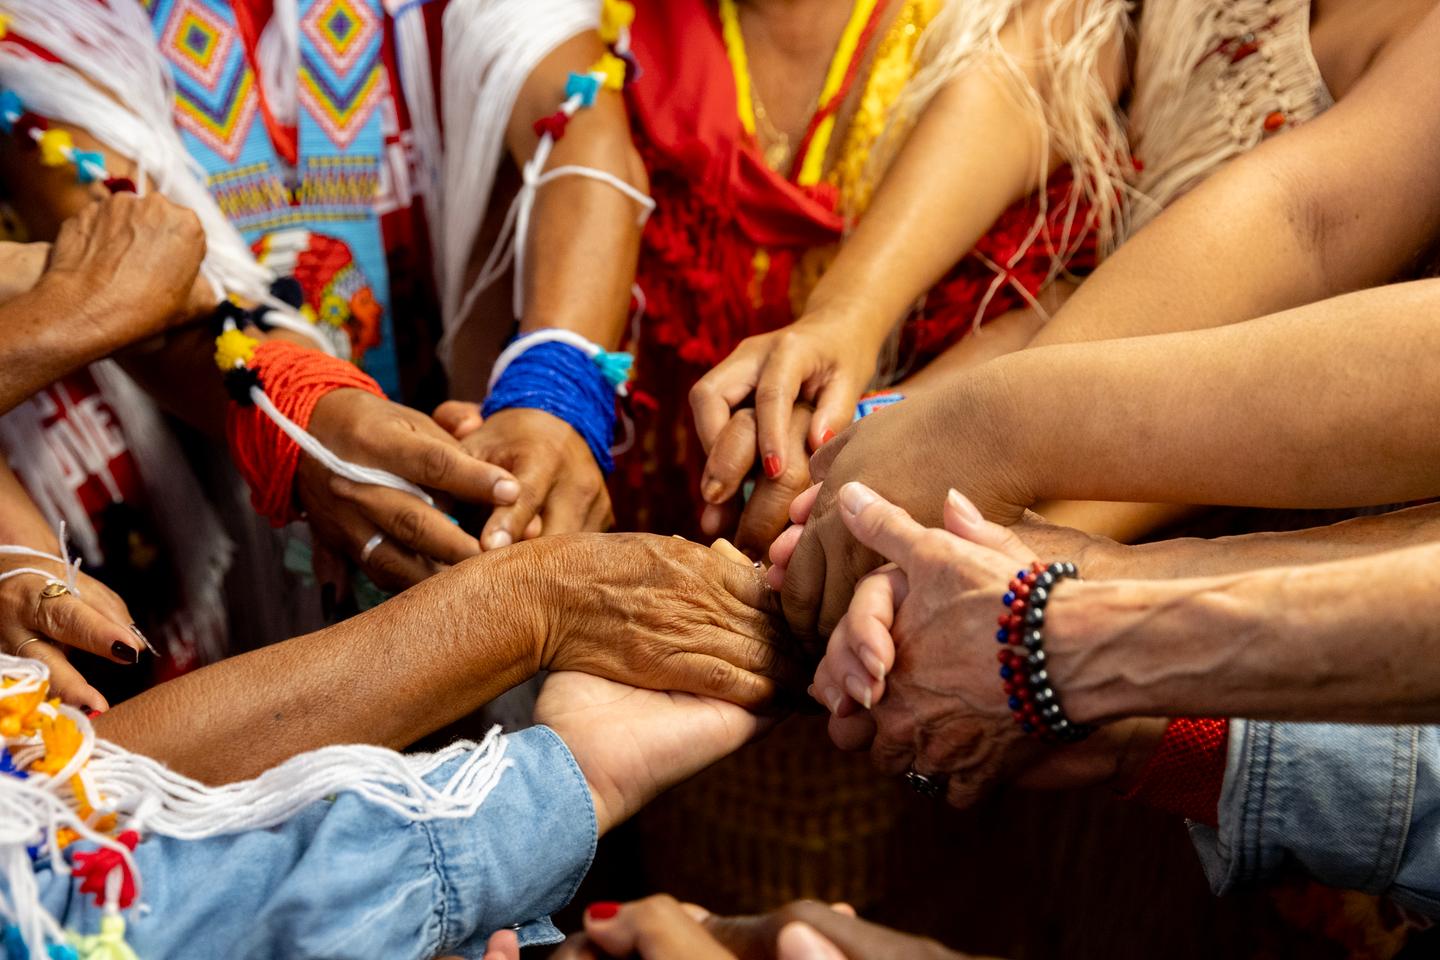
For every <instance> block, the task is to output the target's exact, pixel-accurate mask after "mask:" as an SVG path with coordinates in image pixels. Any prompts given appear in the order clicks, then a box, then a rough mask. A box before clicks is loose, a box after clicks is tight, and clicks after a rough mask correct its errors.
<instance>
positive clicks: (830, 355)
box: [690, 312, 884, 532]
mask: <svg viewBox="0 0 1440 960" xmlns="http://www.w3.org/2000/svg"><path fill="white" fill-rule="evenodd" d="M883 339H884V338H883V335H881V336H880V337H879V338H878V339H877V337H876V336H875V335H873V333H872V332H870V331H867V330H865V329H864V328H863V326H861V325H857V324H856V323H855V322H854V321H853V319H851V318H849V317H846V316H840V315H834V314H829V313H826V312H817V313H812V314H809V315H807V316H805V317H803V318H801V319H800V320H797V321H796V322H795V323H792V324H790V326H788V327H785V328H784V329H782V330H776V331H774V332H772V333H766V334H761V335H759V336H754V337H749V338H747V339H745V340H743V341H741V343H740V345H739V346H738V347H736V348H735V350H734V351H733V352H732V353H731V354H730V356H728V357H726V358H725V359H724V360H723V361H721V363H720V364H719V365H717V366H716V367H715V368H714V369H713V370H711V371H710V372H709V373H707V374H706V375H705V376H704V377H702V378H701V379H700V380H699V382H698V383H696V384H695V386H694V387H693V388H692V389H691V391H690V406H691V409H692V410H693V411H694V414H695V427H696V430H697V432H698V433H699V435H700V442H701V444H702V445H703V446H704V448H705V452H706V453H707V454H709V456H710V459H709V461H708V462H707V464H706V467H705V480H704V483H703V484H702V487H701V495H702V496H703V497H704V498H705V501H706V502H707V503H710V504H717V505H718V504H720V503H723V502H724V501H725V500H728V499H729V498H730V497H732V496H734V491H735V490H736V489H738V488H739V486H740V484H741V483H743V482H744V479H745V477H746V475H747V474H749V473H750V470H751V468H752V467H753V466H754V464H755V462H756V460H757V457H758V460H759V462H760V463H761V464H762V466H763V470H764V474H765V476H766V477H768V478H769V479H771V480H774V479H777V478H779V477H780V476H781V475H782V474H784V473H785V471H786V470H787V469H791V468H794V467H795V466H797V465H796V464H795V462H794V461H795V460H796V459H797V458H798V459H804V457H805V444H806V442H807V440H808V444H809V449H811V450H818V449H819V448H820V446H821V445H822V444H824V443H825V442H826V441H828V440H829V439H830V438H831V437H833V436H834V435H835V434H837V433H838V432H840V431H841V430H844V429H845V428H846V427H847V426H849V424H850V421H851V419H852V417H853V416H854V413H855V402H856V401H857V400H858V399H859V397H860V394H861V393H862V392H863V391H864V389H865V385H866V384H867V383H868V382H869V381H870V379H871V377H873V376H874V373H875V363H876V358H877V357H878V355H879V352H880V346H881V343H882V342H883ZM751 397H753V398H754V409H753V412H750V413H747V412H746V410H745V409H742V406H743V405H744V404H745V403H746V402H747V401H748V400H749V399H750V398H751ZM797 401H804V406H803V408H802V409H803V416H802V419H803V421H804V423H803V424H802V426H801V431H800V436H799V437H798V438H797V437H795V436H794V430H793V426H794V422H793V421H794V416H795V413H796V409H797ZM742 417H748V418H750V422H749V424H748V425H744V424H742V425H738V426H737V425H734V424H733V423H732V421H733V420H735V419H736V418H742ZM727 429H729V430H730V431H731V432H735V431H737V430H738V431H739V432H741V433H743V434H748V435H749V439H750V441H751V442H750V443H749V444H748V445H747V447H746V449H744V450H743V451H741V450H737V449H734V448H725V447H721V450H722V453H721V455H719V456H717V454H716V448H717V445H719V443H720V440H721V437H722V435H723V434H725V433H726V431H727ZM732 439H733V438H732ZM796 439H798V440H799V443H798V444H797V443H795V442H794V441H795V440H796ZM736 446H738V444H736ZM727 491H729V492H728V493H727ZM707 532H714V531H707Z"/></svg>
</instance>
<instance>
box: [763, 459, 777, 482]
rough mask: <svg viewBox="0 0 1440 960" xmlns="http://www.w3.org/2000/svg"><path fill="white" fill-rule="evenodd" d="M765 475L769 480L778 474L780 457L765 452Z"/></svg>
mask: <svg viewBox="0 0 1440 960" xmlns="http://www.w3.org/2000/svg"><path fill="white" fill-rule="evenodd" d="M765 476H767V477H769V478H770V479H771V480H774V479H775V478H776V477H778V476H780V458H779V457H777V456H775V454H773V453H767V454H766V455H765Z"/></svg>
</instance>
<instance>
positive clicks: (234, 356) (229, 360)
mask: <svg viewBox="0 0 1440 960" xmlns="http://www.w3.org/2000/svg"><path fill="white" fill-rule="evenodd" d="M258 346H260V341H259V340H256V339H255V338H254V337H250V336H246V335H245V334H243V333H241V332H240V331H239V330H226V331H225V332H224V333H222V334H220V336H218V337H216V338H215V366H217V367H219V368H220V369H221V370H223V371H225V372H227V373H228V372H229V371H231V370H234V369H235V367H236V366H237V365H238V366H242V367H243V366H247V365H248V364H249V363H250V358H251V357H252V356H254V355H255V348H256V347H258Z"/></svg>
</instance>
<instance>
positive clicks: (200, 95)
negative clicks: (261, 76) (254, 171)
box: [160, 0, 260, 163]
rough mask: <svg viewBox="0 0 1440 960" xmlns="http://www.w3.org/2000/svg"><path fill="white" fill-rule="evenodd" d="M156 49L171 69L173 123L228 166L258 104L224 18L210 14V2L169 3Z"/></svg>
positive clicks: (213, 9)
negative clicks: (168, 10) (173, 83)
mask: <svg viewBox="0 0 1440 960" xmlns="http://www.w3.org/2000/svg"><path fill="white" fill-rule="evenodd" d="M220 6H221V7H223V6H224V4H223V2H222V3H221V4H220ZM160 49H161V52H162V53H164V55H165V58H166V59H167V60H168V61H170V63H171V64H172V65H173V66H174V67H175V69H174V71H172V72H173V74H174V76H175V117H176V121H177V122H178V123H179V125H180V126H181V127H182V128H183V129H185V130H188V131H189V132H190V133H192V134H194V135H195V136H196V137H197V138H199V139H200V141H201V142H203V143H204V144H205V145H206V146H207V147H209V148H210V149H211V150H213V151H215V153H217V154H219V155H220V156H222V157H224V158H225V159H226V160H227V161H228V162H230V163H234V162H235V161H236V160H237V159H238V158H239V156H240V152H241V150H242V149H243V148H244V146H245V139H246V136H247V135H248V134H249V132H250V127H251V125H252V124H253V123H254V120H255V116H256V113H257V112H258V110H259V106H260V98H259V93H258V91H257V90H256V89H255V77H254V74H253V73H252V72H251V70H250V65H249V62H248V61H247V60H246V58H245V50H244V45H243V44H242V43H241V42H240V37H239V34H238V33H237V31H236V30H235V27H234V25H233V22H232V21H231V19H230V17H229V16H228V15H227V14H226V13H225V12H224V11H223V10H217V9H216V0H175V4H174V6H173V8H172V9H171V11H170V13H169V16H167V17H166V18H165V21H164V30H163V32H162V33H161V35H160Z"/></svg>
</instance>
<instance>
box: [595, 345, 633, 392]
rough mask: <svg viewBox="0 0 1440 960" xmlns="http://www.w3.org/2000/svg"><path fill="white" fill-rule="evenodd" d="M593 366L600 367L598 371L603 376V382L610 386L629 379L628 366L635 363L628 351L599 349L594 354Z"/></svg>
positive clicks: (615, 385)
mask: <svg viewBox="0 0 1440 960" xmlns="http://www.w3.org/2000/svg"><path fill="white" fill-rule="evenodd" d="M594 360H595V366H597V367H599V368H600V373H601V375H602V376H604V377H605V382H606V383H608V384H610V386H612V387H619V386H620V385H621V384H622V383H624V382H625V381H626V380H629V379H630V368H631V367H632V366H633V365H634V364H635V358H634V357H633V356H631V355H630V354H628V353H618V352H612V351H609V350H601V351H600V352H599V353H597V354H595V356H594Z"/></svg>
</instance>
